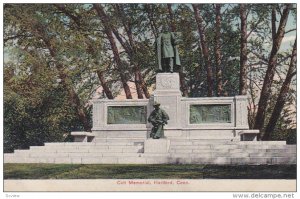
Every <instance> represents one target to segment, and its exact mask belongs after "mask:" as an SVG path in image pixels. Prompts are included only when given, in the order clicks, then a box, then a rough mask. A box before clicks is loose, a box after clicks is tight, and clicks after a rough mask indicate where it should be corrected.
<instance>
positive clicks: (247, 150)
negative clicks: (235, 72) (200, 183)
mask: <svg viewBox="0 0 300 199" xmlns="http://www.w3.org/2000/svg"><path fill="white" fill-rule="evenodd" d="M154 101H158V102H159V103H160V104H161V108H162V109H164V110H165V111H166V112H167V113H168V115H169V116H170V120H169V121H168V124H167V125H165V126H164V132H165V138H164V139H159V140H152V139H151V138H149V134H150V131H151V128H152V126H151V124H150V123H148V122H147V118H148V117H149V115H150V113H151V111H152V110H153V106H152V105H153V103H154ZM258 133H259V131H258V130H250V129H249V126H248V118H247V96H234V97H202V98H185V97H182V96H181V91H180V86H179V75H178V74H177V73H159V74H157V76H156V90H155V91H154V93H153V95H152V96H151V98H150V99H135V100H134V99H130V100H103V99H97V100H93V129H92V133H89V132H72V134H71V135H73V136H74V137H75V139H74V141H75V142H65V143H45V146H32V147H30V149H29V150H15V152H14V153H10V154H4V163H54V164H60V163H69V164H249V165H257V164H296V145H286V143H285V142H282V141H267V142H264V141H256V140H257V139H256V137H257V134H258Z"/></svg>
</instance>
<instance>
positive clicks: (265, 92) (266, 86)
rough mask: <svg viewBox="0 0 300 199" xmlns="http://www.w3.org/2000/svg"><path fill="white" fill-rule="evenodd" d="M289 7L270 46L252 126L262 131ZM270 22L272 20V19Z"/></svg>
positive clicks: (288, 5)
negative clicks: (266, 67)
mask: <svg viewBox="0 0 300 199" xmlns="http://www.w3.org/2000/svg"><path fill="white" fill-rule="evenodd" d="M291 6H292V4H286V6H285V8H284V10H283V13H282V16H281V19H280V22H279V26H278V30H277V33H276V35H275V38H274V40H273V46H272V50H271V54H270V58H269V61H268V69H267V72H266V75H265V78H264V83H263V87H262V90H261V93H260V99H259V103H258V109H257V114H256V118H255V125H254V128H255V129H259V130H262V128H263V126H264V120H265V113H266V109H267V105H268V100H269V97H270V94H271V86H272V81H273V78H274V74H275V68H276V63H277V62H276V60H277V53H278V50H279V48H280V45H281V41H282V38H283V36H284V32H285V26H286V22H287V19H288V15H289V12H290V9H291ZM272 20H274V18H272ZM273 23H274V22H272V24H273ZM259 138H260V137H259Z"/></svg>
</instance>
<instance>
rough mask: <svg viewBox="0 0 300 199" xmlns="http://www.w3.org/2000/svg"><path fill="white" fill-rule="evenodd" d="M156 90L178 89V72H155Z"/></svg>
mask: <svg viewBox="0 0 300 199" xmlns="http://www.w3.org/2000/svg"><path fill="white" fill-rule="evenodd" d="M156 90H179V76H178V73H159V74H157V76H156Z"/></svg>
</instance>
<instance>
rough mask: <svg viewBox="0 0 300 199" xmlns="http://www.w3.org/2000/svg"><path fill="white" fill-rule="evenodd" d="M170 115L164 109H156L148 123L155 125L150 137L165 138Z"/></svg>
mask: <svg viewBox="0 0 300 199" xmlns="http://www.w3.org/2000/svg"><path fill="white" fill-rule="evenodd" d="M168 120H169V115H168V114H167V113H166V112H165V111H164V110H162V109H154V110H153V111H152V113H151V114H150V116H149V118H148V121H149V122H150V123H151V124H152V125H153V128H152V130H151V134H150V137H151V138H154V139H158V138H161V137H163V136H164V125H165V124H167V123H168Z"/></svg>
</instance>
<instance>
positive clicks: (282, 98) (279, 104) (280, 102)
mask: <svg viewBox="0 0 300 199" xmlns="http://www.w3.org/2000/svg"><path fill="white" fill-rule="evenodd" d="M296 58H297V40H295V43H294V47H293V51H292V57H291V62H290V65H289V70H288V72H287V74H286V78H285V80H284V82H283V84H282V86H281V89H280V93H279V95H278V97H277V100H276V104H275V107H274V109H273V112H272V115H271V118H270V121H269V123H268V125H267V127H266V130H265V133H264V135H263V137H262V139H263V140H269V139H270V137H271V133H272V132H273V131H274V129H275V125H276V123H277V120H278V119H279V117H280V113H281V111H282V109H283V107H284V104H285V102H286V96H287V95H288V92H289V90H290V84H291V81H292V78H293V76H294V75H295V74H296V72H295V64H296Z"/></svg>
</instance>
